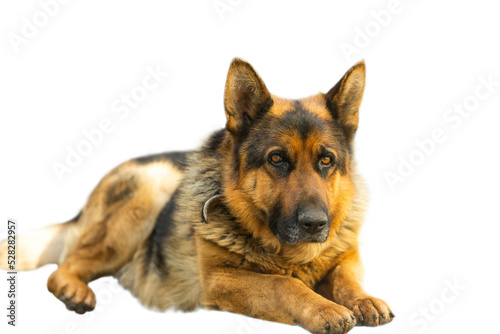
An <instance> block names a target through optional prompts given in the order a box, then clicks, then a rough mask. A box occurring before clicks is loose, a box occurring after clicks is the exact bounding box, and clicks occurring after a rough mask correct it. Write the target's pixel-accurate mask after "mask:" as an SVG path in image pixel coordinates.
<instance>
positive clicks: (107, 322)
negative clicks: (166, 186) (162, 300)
mask: <svg viewBox="0 0 500 334" xmlns="http://www.w3.org/2000/svg"><path fill="white" fill-rule="evenodd" d="M47 1H48V0H42V2H47ZM221 2H222V3H229V4H230V5H229V6H231V10H230V11H227V12H225V13H223V14H222V16H220V15H219V14H218V13H217V11H216V10H215V9H214V6H213V4H214V2H213V0H204V1H194V0H192V1H179V0H178V1H168V2H167V1H152V0H150V1H123V0H121V1H118V0H115V1H95V0H92V1H91V0H87V1H77V0H74V1H69V3H67V4H64V5H60V6H59V10H58V12H57V13H56V14H55V15H54V16H53V17H50V18H49V20H48V22H47V24H46V25H45V26H44V27H41V28H39V31H38V33H37V34H36V35H34V36H32V37H30V38H27V39H26V40H25V42H26V43H24V44H21V45H19V46H18V48H17V49H18V50H17V52H16V48H15V47H14V46H13V44H12V43H11V41H10V40H9V36H10V38H12V36H13V34H17V35H19V36H22V29H23V25H25V24H26V23H25V21H24V20H23V18H26V19H28V20H29V21H31V22H33V15H35V16H36V15H37V13H39V12H40V11H41V7H40V4H39V3H38V2H37V1H8V2H7V1H3V2H2V3H1V4H0V30H1V31H0V36H1V39H0V59H1V61H0V124H1V132H0V143H1V144H0V145H1V146H0V150H1V151H0V157H1V167H0V168H1V171H2V172H1V174H0V181H1V183H0V184H1V192H0V206H1V207H0V219H1V220H2V223H1V224H0V227H1V230H0V233H2V234H1V235H0V236H3V237H4V236H5V231H6V222H7V218H9V217H12V218H16V219H17V220H18V222H19V226H20V227H19V230H20V231H21V232H22V231H26V230H29V229H33V228H37V227H43V226H46V225H50V224H52V223H57V222H62V221H65V220H67V219H69V218H71V217H73V216H74V215H75V214H76V213H77V212H78V211H79V210H80V208H81V207H82V205H83V204H84V202H85V200H86V198H87V196H88V195H89V193H90V192H91V190H92V189H93V187H94V186H95V185H96V184H97V182H98V181H99V180H100V178H101V177H102V176H103V175H104V174H105V173H106V172H107V171H108V170H110V169H111V168H112V167H114V166H115V165H117V164H118V163H120V162H122V161H125V160H127V159H129V158H131V157H136V156H141V155H144V154H149V153H154V152H161V151H169V150H180V149H190V148H195V147H197V146H199V145H200V144H201V143H202V140H203V139H204V138H205V137H206V136H207V135H208V134H210V133H211V132H212V131H213V130H215V129H218V128H221V127H223V126H224V122H225V118H224V112H223V106H222V99H223V89H224V82H225V76H226V73H227V69H228V66H229V63H230V61H231V59H232V58H233V57H236V56H238V57H241V58H244V59H246V60H248V61H249V62H251V63H252V65H253V66H254V67H255V68H256V69H257V71H258V72H259V73H260V75H261V76H262V77H263V79H264V81H265V82H266V84H267V86H268V88H269V90H270V91H271V92H272V93H273V94H276V95H278V96H282V97H288V98H299V97H303V96H307V95H310V94H315V93H317V92H318V91H323V92H326V91H327V90H328V89H329V88H330V87H331V86H333V85H334V84H335V83H336V82H337V81H338V79H339V78H340V77H341V76H342V75H343V73H344V72H345V71H346V70H347V69H348V68H349V67H350V66H351V65H352V64H354V63H355V61H357V60H359V59H362V58H364V59H365V60H366V64H367V84H366V91H365V98H364V101H363V103H362V106H361V111H360V116H361V118H360V127H359V131H358V135H357V139H356V154H357V158H358V161H359V166H360V169H361V172H362V174H363V175H364V176H365V177H366V180H367V182H368V184H369V186H370V189H371V204H370V209H369V211H368V214H367V217H366V223H365V226H364V228H363V230H362V234H361V236H360V240H361V245H362V248H361V251H362V258H363V261H364V267H365V273H366V274H365V283H364V285H365V287H366V289H367V290H368V292H370V293H372V294H374V295H376V296H377V297H380V298H383V299H385V300H386V301H387V302H388V303H389V304H390V305H391V307H392V309H393V311H394V313H395V314H396V315H397V317H396V319H395V321H394V322H393V323H392V324H390V325H388V326H384V327H380V328H376V329H371V328H359V327H358V328H355V329H354V330H353V332H354V333H369V332H370V333H394V334H404V333H406V334H418V333H429V334H430V333H465V332H468V333H470V332H475V333H478V332H482V331H488V332H492V330H496V329H495V328H496V327H495V328H491V327H492V326H495V322H496V319H497V317H498V311H499V309H498V303H497V301H498V299H499V298H500V292H499V288H498V282H499V281H500V275H499V273H498V270H497V268H498V255H499V251H500V246H499V242H498V241H497V240H498V235H499V232H500V228H499V226H500V217H499V214H498V203H499V199H500V198H499V197H500V196H499V188H500V180H499V177H498V170H499V169H500V163H499V160H498V154H499V149H498V144H499V139H500V135H499V131H498V123H499V122H500V116H499V111H500V98H499V95H500V87H499V86H497V87H493V88H491V89H492V92H491V93H490V94H489V96H488V97H487V98H483V99H482V100H478V99H476V100H474V94H475V92H476V89H479V90H480V92H481V93H483V95H484V94H485V93H486V92H488V91H487V90H486V89H485V88H484V87H483V88H477V87H479V86H481V81H480V77H483V78H485V79H486V78H488V77H490V79H491V80H493V81H495V82H499V81H500V66H499V64H498V61H499V59H500V47H499V39H498V32H499V31H500V20H499V19H498V8H495V7H494V5H495V3H494V2H493V1H487V0H476V1H439V2H438V1H430V0H420V1H416V0H414V1H410V0H401V1H400V5H399V7H398V11H397V13H395V14H391V18H390V22H388V21H389V20H388V19H387V17H386V18H385V19H386V21H385V22H384V25H385V26H381V24H379V23H376V22H377V21H376V20H375V18H374V16H373V15H374V14H373V13H374V12H375V13H380V11H383V10H387V8H388V7H390V6H391V5H390V1H389V0H376V1H374V0H371V1H309V2H306V1H290V0H286V1H284V0H282V1H272V2H271V1H257V0H241V1H240V0H238V1H237V0H232V1H229V0H222V1H221ZM42 23H43V22H42ZM377 27H378V29H377ZM365 29H371V30H369V33H370V35H371V37H368V41H366V40H365V41H364V42H365V44H366V45H363V43H361V42H363V41H362V38H361V37H360V33H359V31H363V30H365ZM356 43H357V44H356ZM360 43H361V44H360ZM346 44H350V45H352V46H353V47H356V45H357V46H358V47H359V48H358V50H357V51H356V52H357V53H355V54H353V55H352V57H346V56H345V54H344V53H343V52H342V49H341V45H344V46H345V45H346ZM148 66H149V67H151V68H155V67H157V66H159V67H160V68H161V70H164V71H168V72H169V75H168V77H167V78H166V79H165V80H164V82H163V83H162V84H161V85H159V86H158V88H157V89H155V90H154V91H151V92H149V94H148V96H147V97H146V98H145V100H144V101H142V102H140V104H139V106H138V107H137V108H135V109H133V110H132V111H131V112H130V114H129V115H128V117H126V118H125V119H120V118H119V117H118V116H119V114H116V113H114V112H113V110H112V107H111V105H112V104H113V102H114V101H115V100H116V99H119V98H120V96H121V94H129V93H130V92H131V90H132V89H134V87H136V86H137V85H140V84H141V82H142V80H143V78H144V77H145V76H146V74H147V72H146V70H145V69H146V67H148ZM497 85H498V83H497ZM464 101H468V103H473V102H474V101H476V102H478V105H476V106H473V108H472V107H470V108H471V109H473V111H471V112H470V115H469V117H468V118H465V119H463V121H462V122H461V123H460V124H459V125H458V123H454V122H449V121H448V122H447V121H446V120H445V119H444V118H443V117H444V115H446V112H447V110H448V109H449V108H453V107H454V105H463V104H464ZM105 118H110V119H111V120H112V121H113V122H114V123H113V124H114V128H113V131H112V132H111V133H109V134H106V135H105V136H104V138H103V140H102V143H101V144H99V145H98V146H96V147H94V148H93V150H92V152H91V153H90V154H89V155H88V156H87V157H84V158H83V160H82V162H81V163H80V164H79V165H78V166H77V167H76V168H74V169H73V170H72V172H71V173H67V174H64V175H63V178H62V181H59V180H58V178H57V176H56V174H55V173H54V171H53V168H52V164H53V162H54V161H58V162H61V163H64V160H65V158H66V154H67V152H66V147H67V146H70V147H72V148H75V147H76V146H77V145H78V143H79V142H81V141H82V140H84V139H85V137H84V135H83V134H82V131H84V130H87V131H89V130H91V129H94V128H96V127H97V126H98V124H99V122H100V121H101V120H102V119H105ZM457 122H458V121H457ZM453 125H455V128H454V127H453ZM436 129H442V131H443V132H444V134H445V136H446V140H445V141H444V142H443V143H438V144H436V145H435V148H434V149H433V151H432V152H431V153H430V154H429V155H427V156H425V158H424V161H419V162H421V164H420V165H419V166H416V167H415V169H414V171H413V173H411V175H407V177H405V178H404V182H403V183H398V184H397V185H396V186H395V189H394V190H393V189H391V187H390V186H389V184H388V182H387V180H386V174H387V173H388V172H392V173H397V169H398V166H399V164H400V160H399V159H400V157H402V158H404V159H409V158H410V156H412V155H413V158H415V159H417V161H418V157H420V158H422V154H423V153H421V154H420V156H419V153H418V152H417V153H415V152H416V151H418V146H417V145H416V143H415V141H418V140H420V141H421V140H424V139H426V138H431V135H432V133H433V131H435V130H436ZM408 174H410V173H408ZM2 261H3V259H2ZM54 269H55V266H47V267H44V268H42V269H40V270H37V271H34V272H23V273H21V274H20V275H19V286H18V292H19V299H18V307H19V310H18V316H19V318H18V327H17V328H15V329H13V328H11V327H10V326H7V325H6V322H7V318H6V317H5V315H4V314H6V310H5V308H6V304H7V297H6V291H7V286H6V281H5V279H4V278H3V277H0V282H1V283H0V309H1V310H3V311H0V319H1V320H0V328H1V330H0V331H1V332H2V333H44V334H45V333H46V334H49V333H53V334H56V333H68V334H69V333H114V332H124V331H126V332H163V333H200V332H201V333H223V334H224V333H305V332H304V330H303V329H301V328H299V327H292V326H284V325H279V324H274V323H268V322H256V321H251V320H249V318H245V317H242V316H237V315H233V314H228V313H222V312H209V311H205V310H200V311H197V312H194V313H185V314H184V313H180V312H176V311H167V312H165V313H158V312H154V311H151V310H148V309H146V308H144V307H142V306H141V305H140V304H139V303H138V302H137V301H136V300H135V299H134V298H133V297H131V296H130V294H129V293H128V292H126V291H124V290H121V288H120V289H118V288H116V283H115V281H114V280H113V279H101V280H100V281H97V282H95V283H92V284H91V286H92V287H94V288H95V289H96V290H97V291H98V292H97V294H98V298H99V301H98V305H99V309H98V311H97V312H94V313H93V315H85V316H78V315H75V314H73V313H70V312H68V311H66V310H65V308H64V306H63V304H62V303H60V302H59V301H58V300H56V299H55V298H54V297H53V296H52V295H51V294H50V293H49V292H48V291H47V290H46V280H47V278H48V276H49V275H50V273H51V272H52V271H53V270H54ZM4 274H5V273H3V272H2V273H0V276H3V275H4ZM450 284H458V285H459V286H460V287H459V288H458V290H456V291H455V292H453V290H449V288H448V285H450ZM443 294H444V295H443ZM99 296H101V297H99ZM443 296H444V299H443ZM426 310H427V311H426ZM425 312H427V313H428V315H427V316H425V315H424V313H425Z"/></svg>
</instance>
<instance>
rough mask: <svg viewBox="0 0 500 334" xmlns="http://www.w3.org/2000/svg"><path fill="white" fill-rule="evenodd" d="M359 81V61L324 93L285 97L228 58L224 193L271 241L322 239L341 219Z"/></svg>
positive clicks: (347, 197) (346, 203)
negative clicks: (271, 90)
mask: <svg viewBox="0 0 500 334" xmlns="http://www.w3.org/2000/svg"><path fill="white" fill-rule="evenodd" d="M364 85H365V64H364V62H360V63H358V64H356V65H354V66H353V67H352V68H351V69H350V70H349V71H348V72H347V73H346V74H345V75H344V77H343V78H342V79H341V80H340V81H339V82H338V83H337V84H336V85H335V86H334V87H333V88H332V89H331V90H330V91H329V92H328V93H326V94H323V93H320V94H317V95H314V96H310V97H308V98H304V99H299V100H287V99H282V98H279V97H276V96H274V95H271V94H270V93H269V91H268V90H267V88H266V86H265V84H264V82H263V81H262V79H261V78H260V77H259V75H258V74H257V73H256V72H255V70H254V69H253V68H252V66H251V65H250V64H248V63H247V62H245V61H243V60H241V59H235V60H233V62H232V63H231V66H230V69H229V74H228V77H227V82H226V88H225V97H224V105H225V111H226V117H227V123H226V129H227V131H228V132H229V133H230V134H228V135H227V138H228V143H227V145H226V152H228V153H227V159H228V160H227V163H226V164H225V166H223V183H224V187H223V192H224V197H225V201H226V204H227V205H228V207H229V209H230V211H231V213H232V214H233V215H234V216H235V217H237V219H238V220H239V221H240V222H241V223H242V224H243V225H245V227H246V228H247V229H248V230H250V231H251V232H252V233H254V234H256V235H258V236H260V237H261V238H263V239H264V240H265V241H266V242H269V243H272V242H278V241H279V243H280V244H282V245H283V244H297V243H323V242H325V241H326V240H327V238H328V236H329V235H331V234H332V232H331V230H332V229H334V228H335V227H336V226H337V227H338V225H339V224H340V223H341V222H342V220H344V219H345V217H346V215H347V214H348V212H349V210H350V207H351V204H352V200H353V197H354V186H353V181H352V179H351V175H350V170H351V161H352V157H351V155H352V141H353V137H354V134H355V132H356V129H357V127H358V108H359V106H360V103H361V99H362V96H363V89H364Z"/></svg>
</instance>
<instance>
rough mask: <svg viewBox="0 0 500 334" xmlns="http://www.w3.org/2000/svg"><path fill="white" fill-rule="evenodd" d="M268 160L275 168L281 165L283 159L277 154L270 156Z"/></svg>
mask: <svg viewBox="0 0 500 334" xmlns="http://www.w3.org/2000/svg"><path fill="white" fill-rule="evenodd" d="M270 159H271V163H272V164H274V165H277V166H278V165H280V164H282V163H283V157H282V156H281V155H279V154H277V153H274V154H272V155H271V157H270Z"/></svg>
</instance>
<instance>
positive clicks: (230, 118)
mask: <svg viewBox="0 0 500 334" xmlns="http://www.w3.org/2000/svg"><path fill="white" fill-rule="evenodd" d="M271 102H272V100H271V94H270V93H269V91H268V90H267V88H266V85H265V84H264V82H263V81H262V79H261V78H260V77H259V75H258V74H257V72H255V70H254V69H253V67H252V66H251V65H250V64H249V63H247V62H246V61H244V60H242V59H239V58H235V59H233V61H232V62H231V66H230V67H229V73H228V74H227V80H226V89H225V91H224V108H225V110H226V118H227V123H226V129H227V130H229V132H231V133H232V134H234V135H239V134H242V133H244V132H245V131H247V130H248V128H249V127H250V125H251V124H252V122H253V121H254V120H255V119H256V118H257V117H258V116H259V114H260V113H261V112H263V111H264V110H266V108H267V107H268V106H269V104H270V103H271Z"/></svg>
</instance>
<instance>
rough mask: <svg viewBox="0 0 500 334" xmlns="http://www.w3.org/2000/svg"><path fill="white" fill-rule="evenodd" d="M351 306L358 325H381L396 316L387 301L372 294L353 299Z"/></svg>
mask: <svg viewBox="0 0 500 334" xmlns="http://www.w3.org/2000/svg"><path fill="white" fill-rule="evenodd" d="M349 308H350V309H351V310H352V311H353V312H354V315H355V317H356V320H357V325H358V326H370V327H374V326H381V325H385V324H388V323H389V322H391V321H392V319H394V317H395V315H394V313H392V311H391V309H390V308H389V306H388V305H387V304H386V302H384V301H383V300H381V299H378V298H374V297H371V296H365V297H361V298H357V299H355V300H353V302H352V304H351V305H349Z"/></svg>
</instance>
